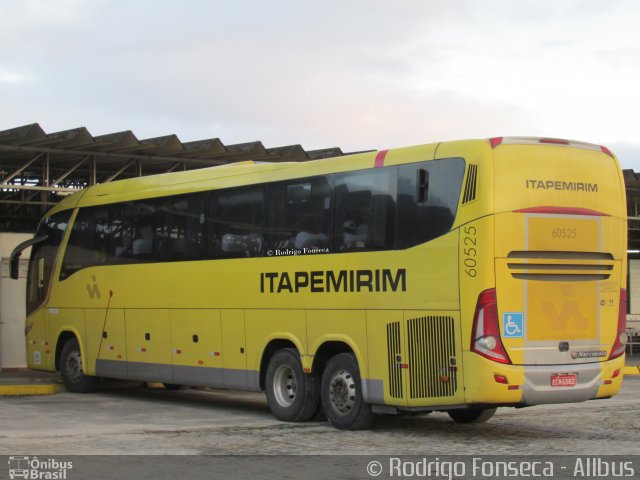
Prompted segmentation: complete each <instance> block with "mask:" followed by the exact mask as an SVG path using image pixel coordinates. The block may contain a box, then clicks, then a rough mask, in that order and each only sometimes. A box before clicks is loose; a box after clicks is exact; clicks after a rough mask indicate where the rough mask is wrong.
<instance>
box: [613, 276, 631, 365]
mask: <svg viewBox="0 0 640 480" xmlns="http://www.w3.org/2000/svg"><path fill="white" fill-rule="evenodd" d="M626 346H627V291H626V290H625V289H624V288H621V289H620V306H619V307H618V332H617V334H616V341H615V342H613V347H612V348H611V353H610V354H609V360H613V359H614V358H618V357H619V356H621V355H622V354H623V353H624V349H625V347H626Z"/></svg>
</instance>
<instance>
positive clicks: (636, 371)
mask: <svg viewBox="0 0 640 480" xmlns="http://www.w3.org/2000/svg"><path fill="white" fill-rule="evenodd" d="M624 374H625V375H640V366H636V365H634V366H632V367H630V366H626V367H624Z"/></svg>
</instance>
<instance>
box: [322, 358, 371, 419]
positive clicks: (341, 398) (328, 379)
mask: <svg viewBox="0 0 640 480" xmlns="http://www.w3.org/2000/svg"><path fill="white" fill-rule="evenodd" d="M320 398H321V400H322V410H323V411H324V414H325V415H326V417H327V420H329V423H330V424H331V425H333V426H334V427H336V428H339V429H341V430H360V429H364V428H368V427H370V426H371V424H372V423H373V419H374V417H373V412H372V411H371V405H370V404H368V403H366V402H365V401H364V399H363V397H362V380H361V378H360V369H359V368H358V361H357V360H356V357H355V355H353V354H352V353H340V354H338V355H336V356H335V357H333V358H332V359H331V360H329V363H327V366H326V368H325V369H324V372H323V374H322V385H321V387H320Z"/></svg>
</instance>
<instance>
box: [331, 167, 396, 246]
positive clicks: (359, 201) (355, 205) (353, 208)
mask: <svg viewBox="0 0 640 480" xmlns="http://www.w3.org/2000/svg"><path fill="white" fill-rule="evenodd" d="M396 172H397V167H386V168H377V169H371V170H363V171H358V172H350V173H342V174H337V175H336V181H335V202H336V208H335V215H334V244H335V248H336V251H353V250H387V249H391V248H393V238H394V230H395V229H394V227H395V221H394V220H395V205H396V204H395V196H396V194H395V184H396Z"/></svg>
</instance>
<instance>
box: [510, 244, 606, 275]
mask: <svg viewBox="0 0 640 480" xmlns="http://www.w3.org/2000/svg"><path fill="white" fill-rule="evenodd" d="M507 258H508V259H509V261H508V263H507V267H508V268H509V271H510V272H511V276H512V277H513V278H517V279H519V280H538V281H552V282H574V281H594V280H607V279H608V278H609V277H610V276H611V273H612V271H613V255H612V254H610V253H605V252H553V251H518V252H511V253H509V255H508V256H507Z"/></svg>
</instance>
